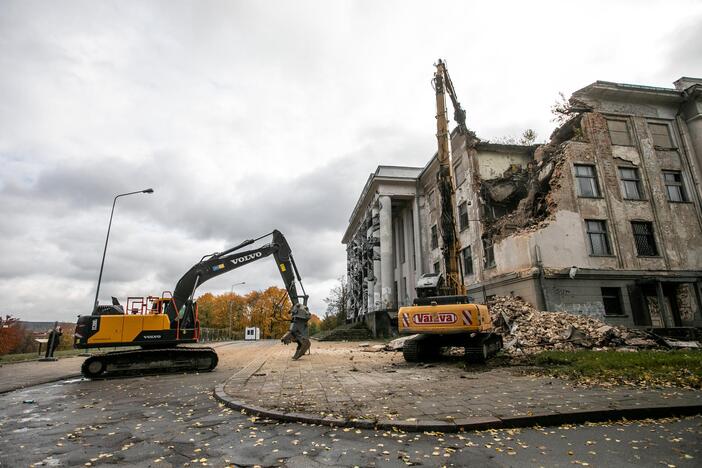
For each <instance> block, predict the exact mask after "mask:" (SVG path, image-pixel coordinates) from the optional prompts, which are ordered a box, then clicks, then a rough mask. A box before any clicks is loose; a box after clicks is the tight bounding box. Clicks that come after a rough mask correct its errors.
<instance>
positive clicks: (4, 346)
mask: <svg viewBox="0 0 702 468" xmlns="http://www.w3.org/2000/svg"><path fill="white" fill-rule="evenodd" d="M25 334H26V331H25V329H24V326H22V323H21V322H20V321H19V319H17V318H15V317H12V316H11V315H6V316H5V318H4V319H3V318H2V317H0V354H8V353H11V352H13V351H15V349H16V348H17V347H18V346H19V345H20V344H21V343H22V341H23V339H24V335H25Z"/></svg>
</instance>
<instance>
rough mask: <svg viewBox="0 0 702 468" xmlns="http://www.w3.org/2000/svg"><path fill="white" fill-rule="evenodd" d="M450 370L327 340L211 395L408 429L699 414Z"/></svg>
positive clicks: (278, 358) (242, 405)
mask: <svg viewBox="0 0 702 468" xmlns="http://www.w3.org/2000/svg"><path fill="white" fill-rule="evenodd" d="M259 364H260V365H259ZM458 364H459V363H458V362H456V361H453V362H452V361H450V360H449V361H446V362H439V363H435V364H432V365H430V366H426V365H417V364H410V363H406V362H404V359H403V358H402V354H401V353H397V352H376V353H367V352H363V351H362V349H361V348H359V347H358V346H357V344H354V343H333V342H322V343H315V346H314V347H313V348H312V352H311V354H310V355H307V356H305V357H303V358H302V359H301V360H300V361H292V360H290V356H289V353H287V352H286V350H285V348H283V347H282V346H273V347H272V348H271V351H270V352H269V353H268V354H267V355H266V356H265V359H263V358H261V359H260V360H258V361H257V362H256V363H255V366H253V367H256V371H255V372H252V373H251V375H250V377H249V378H244V377H243V376H242V374H241V373H240V374H238V375H236V376H234V377H233V378H232V379H230V380H228V381H226V382H225V384H224V385H222V386H220V387H219V388H218V391H217V392H215V396H216V397H217V398H218V399H219V400H220V401H222V402H224V403H225V404H228V405H230V406H232V407H235V408H237V409H244V410H246V409H247V407H250V408H251V409H252V410H253V411H252V412H254V413H256V414H259V415H262V416H267V417H272V418H276V416H277V418H278V419H283V420H288V421H289V420H291V419H298V418H299V420H300V421H304V422H308V423H310V422H315V423H317V424H330V425H331V424H333V425H340V424H341V423H340V421H347V422H350V423H352V425H356V426H362V427H367V426H369V425H371V426H377V427H379V425H380V426H382V427H384V428H389V427H392V426H393V425H399V426H402V427H403V430H409V431H411V430H422V431H424V430H433V431H441V432H444V431H446V432H449V431H456V430H460V429H471V428H472V429H475V428H485V427H503V426H510V427H516V426H517V425H530V424H531V425H533V424H540V423H541V422H553V421H555V422H556V423H563V422H570V421H569V418H570V419H572V420H573V421H572V422H576V421H582V420H593V421H594V420H607V419H616V418H617V417H618V416H617V414H626V415H627V417H633V416H635V415H640V416H643V417H645V416H646V414H647V409H648V408H654V409H655V411H657V414H658V413H661V412H664V411H663V410H661V408H670V414H671V415H672V414H695V413H697V412H702V392H700V391H697V390H691V389H679V388H663V389H653V388H652V389H640V388H633V387H607V388H604V387H577V386H575V385H574V384H572V383H570V382H567V381H563V380H559V379H554V378H550V377H539V376H532V375H528V374H525V373H524V372H523V369H514V368H509V367H489V366H488V367H486V366H481V367H476V368H473V369H468V370H465V369H463V368H462V367H461V366H459V365H458ZM272 382H275V383H276V385H273V384H272ZM281 388H282V389H285V390H283V391H281ZM544 389H546V391H544ZM267 411H268V412H269V413H270V414H267V413H266V412H267ZM281 415H283V416H281ZM588 418H590V419H588ZM325 420H326V421H325ZM540 421H541V422H540Z"/></svg>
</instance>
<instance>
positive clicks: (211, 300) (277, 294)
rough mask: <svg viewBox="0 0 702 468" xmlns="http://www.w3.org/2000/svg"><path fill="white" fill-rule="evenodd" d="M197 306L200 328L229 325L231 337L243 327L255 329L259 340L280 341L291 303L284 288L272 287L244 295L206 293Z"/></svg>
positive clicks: (285, 329) (240, 331) (222, 327)
mask: <svg viewBox="0 0 702 468" xmlns="http://www.w3.org/2000/svg"><path fill="white" fill-rule="evenodd" d="M197 307H198V316H199V318H200V326H202V327H203V328H220V329H229V326H230V322H231V330H232V332H233V333H234V335H238V334H239V333H242V334H243V331H244V329H245V328H246V327H258V328H259V329H260V330H261V338H280V337H281V336H283V335H284V334H285V332H286V331H287V330H288V328H289V326H290V317H289V316H288V311H289V310H290V308H291V307H292V304H291V302H290V298H289V297H288V294H287V292H286V291H285V289H282V288H279V287H276V286H271V287H269V288H267V289H266V290H264V291H251V292H250V293H248V294H246V295H244V296H241V295H239V294H236V293H231V292H227V293H224V294H220V295H217V296H215V295H213V294H211V293H205V294H203V295H202V296H200V297H199V298H198V299H197ZM313 317H316V316H313ZM316 319H317V321H319V317H316Z"/></svg>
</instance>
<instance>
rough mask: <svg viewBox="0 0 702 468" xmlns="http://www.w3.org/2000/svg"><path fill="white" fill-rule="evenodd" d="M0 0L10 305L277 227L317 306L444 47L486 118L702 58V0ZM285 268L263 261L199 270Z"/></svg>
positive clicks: (546, 120)
mask: <svg viewBox="0 0 702 468" xmlns="http://www.w3.org/2000/svg"><path fill="white" fill-rule="evenodd" d="M475 3H477V2H465V1H457V2H436V1H434V2H409V1H406V0H405V1H398V2H390V1H378V0H373V1H347V2H344V1H333V2H332V1H326V0H319V1H315V2H303V1H299V0H297V1H294V2H290V1H287V2H283V1H280V2H277V1H258V0H257V1H248V2H238V1H222V2H218V1H199V2H194V1H193V2H187V1H164V2H156V1H143V2H124V1H115V2H109V1H85V2H79V1H55V2H54V1H42V2H39V1H27V0H21V1H16V2H15V1H8V0H0V220H1V221H0V297H1V298H2V301H1V302H0V313H2V314H6V313H9V314H12V315H15V316H18V317H20V318H22V319H25V320H55V319H57V320H73V319H74V318H75V316H76V315H78V314H86V313H89V312H90V310H91V306H92V301H93V296H94V294H95V286H96V281H97V275H98V270H99V267H100V258H101V255H102V246H103V242H104V237H105V231H106V229H107V222H108V219H109V214H110V206H111V202H112V198H113V196H114V195H115V194H117V193H122V192H129V191H133V190H139V189H143V188H147V187H153V188H154V190H155V193H154V194H153V195H136V196H131V197H125V198H122V199H120V200H119V201H118V204H117V209H116V212H115V220H114V224H113V228H112V234H111V239H110V245H109V248H108V251H107V260H106V264H105V273H104V278H103V285H102V287H101V291H102V294H101V297H102V299H103V300H109V296H111V295H114V296H117V297H120V298H122V299H124V298H125V297H126V296H128V295H146V294H157V293H160V292H161V291H162V290H170V289H172V288H173V286H174V285H175V283H176V281H177V280H178V278H180V276H181V275H182V274H183V273H184V272H185V271H186V270H187V269H188V268H189V267H190V266H191V265H192V264H193V263H195V262H196V261H198V260H199V259H200V257H202V256H203V255H204V254H207V253H211V252H214V251H221V250H223V249H225V248H228V247H231V246H233V245H234V244H236V243H238V242H240V241H241V240H243V239H246V238H249V237H255V236H258V235H260V234H264V233H266V232H269V231H271V230H272V229H274V228H277V229H279V230H281V231H282V232H283V233H284V234H285V235H286V236H287V237H288V240H289V242H290V244H291V246H292V248H293V251H294V253H295V256H296V259H297V262H298V265H299V267H300V270H301V273H302V275H303V278H304V280H305V285H306V287H307V289H308V292H309V293H310V294H311V295H312V299H311V303H312V306H313V310H314V311H315V312H317V313H321V312H322V311H323V309H324V304H323V299H324V297H326V296H327V294H328V291H329V289H330V288H331V287H332V286H333V285H334V283H335V279H336V278H337V277H338V276H339V275H342V274H344V273H345V250H344V248H343V246H342V245H341V236H342V234H343V231H344V229H345V227H346V224H347V222H348V217H349V215H350V213H351V210H352V208H353V205H354V203H355V201H356V199H357V197H358V195H359V193H360V191H361V189H362V187H363V184H364V182H365V180H366V178H367V176H368V174H369V173H370V172H372V171H373V170H374V169H375V167H376V166H377V165H378V164H399V165H414V166H423V165H424V164H425V163H426V162H427V160H428V159H429V157H430V156H431V154H432V152H433V151H434V146H435V140H434V107H433V106H434V98H433V91H432V89H431V87H430V80H431V77H432V73H433V63H434V62H435V61H436V59H437V58H439V57H443V58H445V59H446V60H447V62H448V66H449V70H450V72H451V75H452V77H453V81H454V85H455V87H456V89H457V92H458V94H459V97H460V99H461V102H462V103H463V105H464V107H465V108H466V109H467V110H468V124H469V126H470V127H471V128H472V129H473V130H475V131H476V132H477V133H478V135H479V136H480V137H481V138H483V139H487V140H489V139H493V140H494V139H497V138H500V137H505V136H514V135H518V134H520V133H521V132H522V131H523V130H524V129H526V128H533V129H535V130H536V131H537V133H538V134H539V136H540V137H541V138H545V137H546V136H547V135H549V134H550V132H551V130H552V128H553V123H552V122H551V114H550V110H549V109H550V106H551V105H552V104H553V102H554V101H555V100H556V98H557V97H558V93H559V92H564V93H565V94H566V95H569V94H570V93H572V92H573V91H575V90H576V89H579V88H581V87H583V86H585V85H587V84H589V83H591V82H593V81H595V80H598V79H599V80H608V81H619V82H628V83H637V84H646V85H652V86H665V87H670V86H672V85H671V83H672V82H673V81H674V80H675V79H677V78H679V77H680V76H683V75H687V76H702V50H701V47H702V27H700V25H701V24H702V2H699V1H690V2H671V1H666V2H646V1H633V2H619V3H615V2H612V1H606V2H601V3H600V2H596V1H590V2H577V3H572V5H573V7H572V8H569V7H567V5H568V3H567V2H523V1H517V2H512V3H508V2H498V1H489V2H488V1H484V2H480V4H479V5H475ZM240 281H245V282H246V285H245V286H238V287H237V289H236V290H237V291H238V292H246V291H248V290H251V289H261V288H265V287H267V286H268V285H272V284H277V285H280V278H279V277H278V276H277V272H276V269H275V267H274V264H273V261H272V260H264V261H261V262H257V263H255V264H253V265H249V266H248V267H244V268H242V269H239V270H235V271H233V272H230V273H229V274H227V275H223V276H221V277H219V278H217V279H215V280H212V281H210V282H208V283H206V284H204V285H203V286H202V287H201V288H200V289H199V292H200V293H204V292H208V291H209V292H213V293H219V292H223V291H225V290H228V289H229V288H230V286H231V284H232V283H236V282H240Z"/></svg>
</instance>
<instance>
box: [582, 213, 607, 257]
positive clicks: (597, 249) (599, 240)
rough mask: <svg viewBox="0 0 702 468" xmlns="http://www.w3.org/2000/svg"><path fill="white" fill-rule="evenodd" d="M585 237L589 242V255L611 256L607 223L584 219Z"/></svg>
mask: <svg viewBox="0 0 702 468" xmlns="http://www.w3.org/2000/svg"><path fill="white" fill-rule="evenodd" d="M585 224H586V225H587V237H588V240H589V242H590V255H593V256H608V255H612V250H611V249H610V246H609V237H608V236H607V222H606V221H600V220H595V219H586V220H585Z"/></svg>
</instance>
